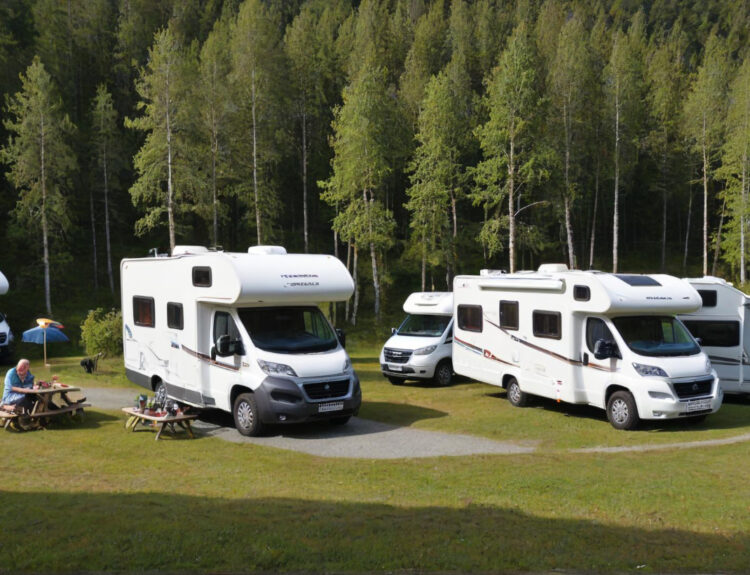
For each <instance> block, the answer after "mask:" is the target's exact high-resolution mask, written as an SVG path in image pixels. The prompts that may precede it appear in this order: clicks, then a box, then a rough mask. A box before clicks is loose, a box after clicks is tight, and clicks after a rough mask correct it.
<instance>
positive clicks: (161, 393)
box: [154, 381, 167, 407]
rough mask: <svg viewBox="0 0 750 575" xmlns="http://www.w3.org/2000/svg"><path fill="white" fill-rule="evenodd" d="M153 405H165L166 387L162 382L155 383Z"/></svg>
mask: <svg viewBox="0 0 750 575" xmlns="http://www.w3.org/2000/svg"><path fill="white" fill-rule="evenodd" d="M154 403H155V404H156V405H161V406H162V407H164V406H165V405H166V403H167V386H166V385H164V382H163V381H158V382H156V385H155V386H154Z"/></svg>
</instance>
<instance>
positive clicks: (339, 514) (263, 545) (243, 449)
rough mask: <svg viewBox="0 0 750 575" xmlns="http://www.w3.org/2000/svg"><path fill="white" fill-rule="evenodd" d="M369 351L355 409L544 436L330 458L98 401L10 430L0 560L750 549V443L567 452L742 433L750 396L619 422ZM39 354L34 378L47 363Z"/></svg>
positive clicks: (665, 553)
mask: <svg viewBox="0 0 750 575" xmlns="http://www.w3.org/2000/svg"><path fill="white" fill-rule="evenodd" d="M368 357H369V358H370V359H368ZM373 357H374V355H373V354H372V353H369V354H368V353H367V352H366V351H365V352H364V353H361V354H357V353H355V357H354V362H355V367H356V369H357V371H358V373H359V374H360V377H361V378H362V382H363V390H364V398H365V404H364V406H363V409H362V413H361V415H362V416H364V417H369V418H372V419H378V420H381V421H390V422H392V423H395V424H399V425H410V426H414V427H419V428H422V429H435V430H440V431H454V432H461V433H470V434H475V435H481V436H486V437H492V438H495V439H500V440H517V441H533V442H538V449H537V452H536V453H535V454H533V455H504V456H467V457H442V458H429V459H418V458H412V459H402V460H353V459H330V458H321V457H314V456H310V455H305V454H301V453H295V452H291V451H286V450H278V449H273V448H268V447H261V446H256V445H251V444H233V443H229V442H226V441H223V440H221V439H218V438H208V437H200V436H199V437H198V439H196V440H193V441H191V440H183V439H172V438H168V439H165V440H164V441H159V442H155V441H153V435H152V434H150V433H126V432H125V431H124V429H123V423H124V418H123V416H122V414H121V413H115V412H105V411H99V410H97V409H91V410H89V413H88V415H87V417H86V420H85V421H84V422H83V423H82V424H74V423H66V424H58V425H55V426H53V427H51V428H50V429H49V430H47V431H42V432H34V433H24V434H18V433H11V432H4V433H0V453H2V459H0V461H1V463H0V482H1V483H2V488H0V489H2V491H0V498H1V499H2V502H3V504H2V507H3V513H2V515H1V516H0V517H1V518H0V557H2V562H1V563H0V565H1V567H0V572H2V571H8V572H38V571H42V572H74V571H81V570H87V571H120V572H121V571H169V572H181V571H185V570H193V571H205V572H219V571H224V572H226V571H230V572H247V571H265V572H272V571H273V572H276V571H316V572H319V571H339V572H355V573H356V572H373V571H397V570H427V571H443V572H444V571H456V572H472V571H474V572H476V571H481V572H488V571H550V570H555V569H561V570H572V571H577V572H581V571H589V572H590V571H609V572H628V571H633V572H665V571H669V572H685V573H694V572H717V571H722V572H743V571H746V570H747V566H748V565H750V513H749V512H750V507H749V505H748V501H750V486H749V485H748V482H747V481H745V479H744V478H745V477H747V476H748V473H749V472H750V442H748V443H737V444H734V445H726V446H713V447H708V446H707V447H700V448H692V449H664V450H660V451H653V452H636V451H634V452H625V453H617V454H603V453H594V454H581V453H574V452H571V451H569V448H572V447H583V446H591V445H645V444H651V443H665V442H667V443H673V442H677V441H695V440H702V439H709V438H715V437H723V436H731V435H740V434H743V433H747V432H748V431H749V430H748V427H750V423H745V422H747V421H748V420H750V417H748V415H750V405H743V404H728V405H725V406H724V407H723V408H722V410H721V411H720V412H719V413H718V414H717V415H715V416H713V417H711V418H708V419H707V420H706V422H705V423H704V424H702V425H700V426H698V427H694V428H693V427H690V426H685V425H684V424H683V425H676V426H661V427H649V428H647V429H646V430H645V431H638V432H632V433H624V432H617V431H615V430H613V429H611V428H610V426H609V424H608V423H607V422H606V420H605V419H604V418H603V415H598V414H597V412H596V411H595V410H581V409H579V408H575V407H573V408H570V406H568V407H567V408H566V407H562V406H558V405H557V404H550V405H546V404H542V405H541V406H539V407H536V408H530V409H525V410H521V409H515V408H511V407H510V405H509V404H508V403H507V401H506V400H505V399H504V393H503V392H502V391H501V390H498V389H496V388H493V387H490V386H484V385H480V384H475V383H468V382H460V383H458V384H457V385H455V386H454V387H451V388H448V389H434V388H431V387H429V386H420V385H407V386H404V387H395V386H391V384H390V383H388V382H387V380H385V379H383V378H382V376H380V374H379V372H378V371H377V365H376V364H377V362H375V361H374V360H373V359H372V358H373ZM76 365H77V362H75V361H73V360H71V364H70V365H69V366H68V365H66V366H62V365H60V364H57V363H56V362H55V365H54V366H53V369H52V371H54V372H55V373H61V374H64V377H65V380H66V381H67V382H68V383H74V384H78V385H81V386H83V387H86V386H87V385H88V386H92V385H94V383H95V384H96V385H97V386H102V385H105V384H108V385H115V386H122V385H128V384H127V382H125V381H124V379H123V380H120V379H117V377H118V376H117V375H116V376H115V377H113V378H112V381H106V380H108V379H109V377H108V376H107V377H104V376H103V375H102V372H100V373H99V374H97V375H87V374H84V373H83V371H82V370H81V368H80V366H77V371H76V369H75V367H76ZM104 365H105V366H106V365H107V362H105V364H104ZM100 367H102V364H100ZM63 369H65V370H69V371H63ZM108 369H109V368H108ZM111 369H112V370H113V371H114V372H117V370H118V369H119V368H118V367H117V365H116V364H115V363H113V364H112V365H111ZM32 371H34V372H35V373H36V374H37V377H38V378H39V377H40V372H41V371H40V369H39V368H38V366H35V365H32Z"/></svg>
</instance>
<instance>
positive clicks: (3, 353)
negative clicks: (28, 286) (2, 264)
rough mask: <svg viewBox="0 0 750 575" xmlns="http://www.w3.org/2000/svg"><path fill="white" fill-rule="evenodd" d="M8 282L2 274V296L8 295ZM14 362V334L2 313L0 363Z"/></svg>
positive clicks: (0, 279)
mask: <svg viewBox="0 0 750 575" xmlns="http://www.w3.org/2000/svg"><path fill="white" fill-rule="evenodd" d="M8 287H9V285H8V280H7V279H6V277H5V276H4V275H3V272H0V295H3V294H6V293H8ZM12 360H13V332H12V331H11V329H10V325H9V324H8V318H7V317H6V316H5V314H3V313H0V361H4V362H11V361H12Z"/></svg>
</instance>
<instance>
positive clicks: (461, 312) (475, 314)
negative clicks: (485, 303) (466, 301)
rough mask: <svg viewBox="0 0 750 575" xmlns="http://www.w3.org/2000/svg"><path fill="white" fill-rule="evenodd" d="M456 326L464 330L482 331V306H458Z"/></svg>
mask: <svg viewBox="0 0 750 575" xmlns="http://www.w3.org/2000/svg"><path fill="white" fill-rule="evenodd" d="M458 327H459V328H460V329H462V330H464V331H477V332H481V331H482V306H481V305H460V306H458Z"/></svg>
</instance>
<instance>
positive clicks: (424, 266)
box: [422, 231, 427, 291]
mask: <svg viewBox="0 0 750 575" xmlns="http://www.w3.org/2000/svg"><path fill="white" fill-rule="evenodd" d="M424 236H425V233H424V231H422V291H425V289H424V288H425V282H426V281H427V246H426V245H425V241H426V238H425V237H424Z"/></svg>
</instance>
